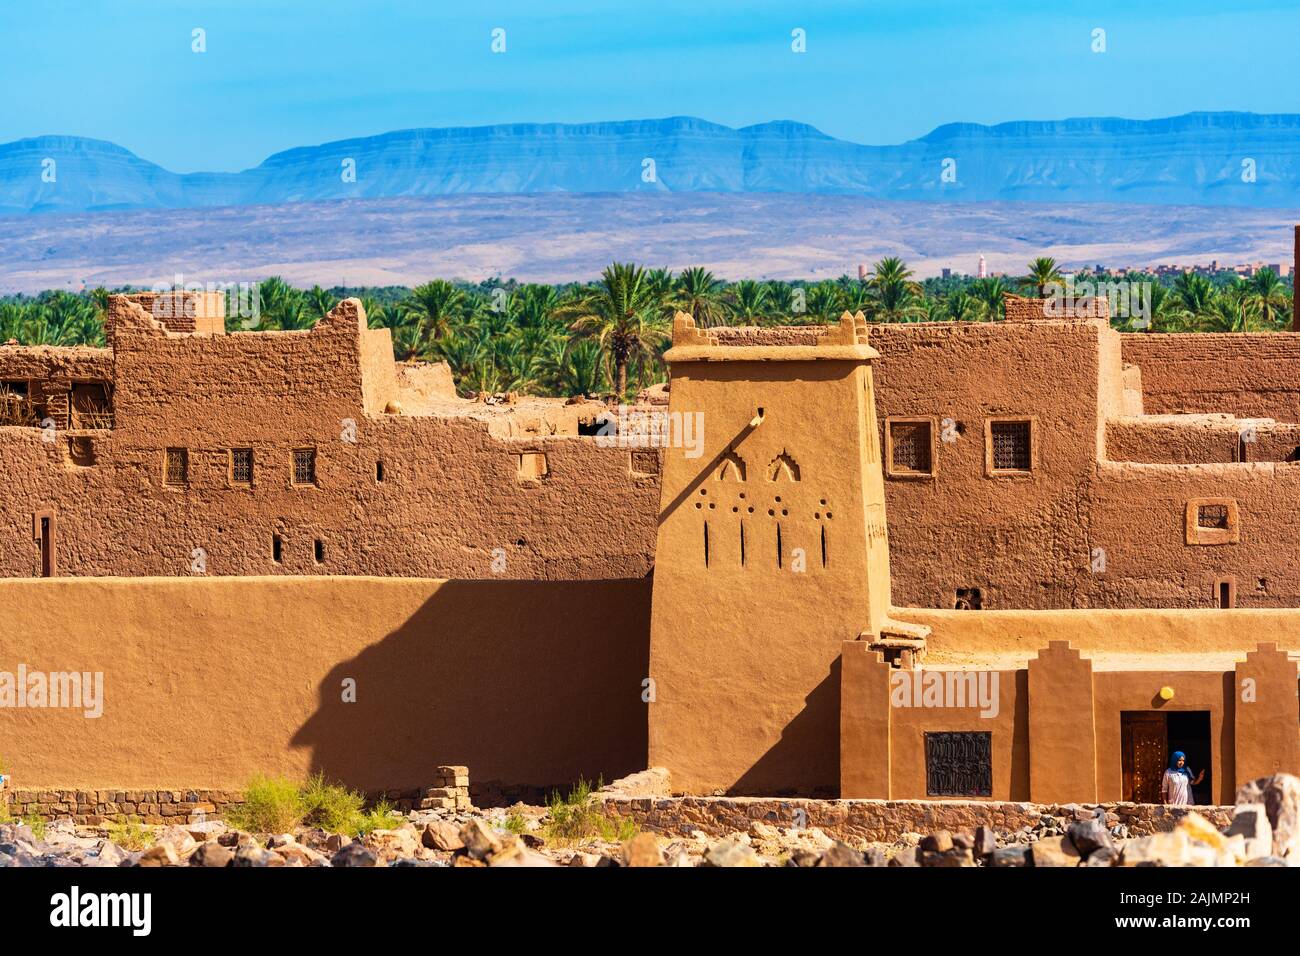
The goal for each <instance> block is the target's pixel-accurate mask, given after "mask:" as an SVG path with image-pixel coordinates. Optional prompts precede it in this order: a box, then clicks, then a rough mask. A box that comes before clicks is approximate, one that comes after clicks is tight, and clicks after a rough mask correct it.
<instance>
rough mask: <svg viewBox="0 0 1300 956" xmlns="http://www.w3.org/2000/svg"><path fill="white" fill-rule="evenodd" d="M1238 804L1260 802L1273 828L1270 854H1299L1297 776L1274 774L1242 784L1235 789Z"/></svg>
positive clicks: (1299, 792)
mask: <svg viewBox="0 0 1300 956" xmlns="http://www.w3.org/2000/svg"><path fill="white" fill-rule="evenodd" d="M1234 802H1235V803H1236V805H1237V806H1239V807H1240V806H1242V805H1251V804H1261V803H1262V804H1263V805H1264V810H1265V813H1267V814H1268V822H1269V825H1270V826H1271V827H1272V828H1273V855H1274V856H1280V857H1282V858H1283V859H1286V858H1288V857H1300V777H1294V776H1292V775H1291V774H1289V773H1275V774H1273V776H1271V777H1261V778H1260V779H1258V780H1252V781H1251V782H1250V783H1247V784H1244V785H1243V786H1242V787H1241V788H1240V789H1239V790H1238V791H1237V799H1236V800H1235V801H1234Z"/></svg>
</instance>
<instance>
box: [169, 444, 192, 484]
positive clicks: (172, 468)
mask: <svg viewBox="0 0 1300 956" xmlns="http://www.w3.org/2000/svg"><path fill="white" fill-rule="evenodd" d="M163 480H164V481H166V482H167V484H169V485H187V484H189V482H190V453H189V450H188V449H185V448H168V449H167V455H166V459H165V464H164V467H163Z"/></svg>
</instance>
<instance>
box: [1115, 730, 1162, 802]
mask: <svg viewBox="0 0 1300 956" xmlns="http://www.w3.org/2000/svg"><path fill="white" fill-rule="evenodd" d="M1120 731H1121V733H1120V737H1121V746H1122V748H1123V754H1122V757H1121V760H1122V766H1123V770H1124V799H1125V800H1131V801H1133V802H1134V803H1159V802H1160V783H1161V780H1162V779H1163V778H1164V775H1165V769H1166V767H1168V765H1169V763H1168V762H1169V752H1168V751H1169V734H1168V730H1167V728H1166V726H1165V715H1164V714H1159V713H1151V712H1147V711H1130V712H1125V713H1122V714H1121V715H1120ZM1111 766H1114V764H1112V765H1111Z"/></svg>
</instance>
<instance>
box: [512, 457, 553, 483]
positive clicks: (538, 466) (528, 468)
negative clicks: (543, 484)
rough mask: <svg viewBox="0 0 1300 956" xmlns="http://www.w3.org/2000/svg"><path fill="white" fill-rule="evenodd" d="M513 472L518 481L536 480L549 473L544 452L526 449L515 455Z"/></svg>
mask: <svg viewBox="0 0 1300 956" xmlns="http://www.w3.org/2000/svg"><path fill="white" fill-rule="evenodd" d="M515 474H516V476H517V477H518V478H519V480H520V481H538V480H540V479H542V478H545V477H546V476H547V475H549V474H550V469H549V468H548V467H547V464H546V453H545V452H541V451H526V452H523V453H522V454H520V455H516V456H515Z"/></svg>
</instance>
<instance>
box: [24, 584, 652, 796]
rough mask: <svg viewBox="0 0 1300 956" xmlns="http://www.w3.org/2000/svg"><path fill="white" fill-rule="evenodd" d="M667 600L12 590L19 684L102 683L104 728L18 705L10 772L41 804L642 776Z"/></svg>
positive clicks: (449, 590)
mask: <svg viewBox="0 0 1300 956" xmlns="http://www.w3.org/2000/svg"><path fill="white" fill-rule="evenodd" d="M649 602H650V588H649V582H648V581H575V582H525V581H432V580H414V579H398V578H363V577H292V578H266V577H261V578H241V579H237V580H236V579H231V578H213V579H207V580H190V579H178V578H148V579H86V578H82V579H74V578H64V579H54V580H37V581H31V580H7V581H0V670H4V671H7V672H9V673H15V672H16V671H17V668H18V665H19V664H26V665H27V667H28V669H29V671H36V670H40V671H71V670H76V671H79V672H80V671H91V672H94V671H102V672H103V674H104V704H103V716H102V717H99V718H86V717H85V716H83V714H82V712H81V711H73V710H68V709H57V710H56V709H52V708H45V709H38V708H25V709H23V708H14V707H0V742H2V744H0V746H2V748H3V749H2V751H0V753H2V754H3V757H4V759H5V761H6V763H7V764H8V768H9V772H10V773H11V774H12V776H13V786H14V787H16V788H19V789H24V790H41V789H46V790H48V789H76V790H95V789H110V788H111V789H114V790H118V789H121V790H138V789H139V790H143V789H150V790H152V789H157V788H173V789H202V790H223V791H224V790H239V789H242V788H243V787H244V785H245V784H246V783H247V782H248V779H249V778H250V777H251V776H252V775H254V774H259V773H263V774H284V775H288V776H291V777H294V778H299V779H301V778H304V777H306V776H307V775H308V774H311V773H314V772H317V771H320V772H323V773H325V774H326V776H327V777H330V778H332V779H337V780H339V781H341V782H343V783H346V784H347V785H349V786H351V787H355V788H358V789H361V790H364V791H367V792H373V791H380V790H393V789H406V788H415V787H421V786H428V785H429V783H430V780H431V779H432V777H431V775H432V772H433V769H434V768H435V767H437V766H439V765H447V764H454V765H463V766H468V767H469V768H470V769H471V773H472V774H473V775H474V777H475V778H476V779H479V780H500V781H504V782H507V783H513V784H526V785H535V786H541V787H553V786H557V785H561V784H565V785H567V784H571V783H572V782H574V781H576V780H577V778H578V777H579V776H580V775H582V776H586V777H587V778H588V779H595V778H596V777H597V776H602V775H603V777H604V778H605V779H606V780H610V779H614V778H617V777H619V776H622V775H624V774H626V773H629V772H632V771H635V770H640V769H642V768H644V767H645V756H646V705H645V704H644V703H643V702H642V700H641V694H642V680H643V679H644V678H645V675H646V673H647V668H648V662H647V656H648V635H649V613H650V604H649ZM348 679H351V680H353V681H355V702H353V703H347V702H344V700H343V699H342V698H343V693H344V681H345V680H348Z"/></svg>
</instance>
